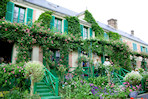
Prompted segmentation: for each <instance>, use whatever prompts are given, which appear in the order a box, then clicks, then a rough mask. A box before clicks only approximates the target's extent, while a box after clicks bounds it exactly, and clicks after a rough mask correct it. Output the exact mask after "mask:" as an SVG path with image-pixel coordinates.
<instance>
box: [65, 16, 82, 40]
mask: <svg viewBox="0 0 148 99" xmlns="http://www.w3.org/2000/svg"><path fill="white" fill-rule="evenodd" d="M66 20H67V21H68V34H69V35H71V34H72V35H74V36H75V37H76V38H80V37H81V31H80V23H79V19H78V18H77V17H73V16H69V17H68V16H67V17H66Z"/></svg>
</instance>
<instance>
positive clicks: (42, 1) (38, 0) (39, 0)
mask: <svg viewBox="0 0 148 99" xmlns="http://www.w3.org/2000/svg"><path fill="white" fill-rule="evenodd" d="M25 1H27V2H29V3H32V4H35V5H37V6H41V7H44V8H47V9H49V10H53V11H56V12H59V13H62V14H65V15H68V16H78V15H80V14H82V13H84V12H81V13H77V12H74V11H72V10H69V9H66V8H64V7H61V6H59V5H56V4H53V3H50V2H48V1H46V0H25ZM97 23H98V24H99V26H100V27H102V28H103V29H106V30H108V31H112V32H116V33H118V34H120V35H121V36H123V37H126V38H129V39H131V40H134V41H137V42H139V43H142V44H145V45H147V46H148V44H147V43H146V42H144V41H142V40H141V39H139V38H137V37H135V36H133V35H131V34H128V33H126V32H123V31H121V30H116V29H114V28H112V27H110V26H109V25H106V24H104V23H101V22H99V21H97Z"/></svg>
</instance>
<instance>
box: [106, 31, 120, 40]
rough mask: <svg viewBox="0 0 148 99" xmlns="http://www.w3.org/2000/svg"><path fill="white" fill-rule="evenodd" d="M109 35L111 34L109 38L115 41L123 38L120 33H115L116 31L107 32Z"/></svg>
mask: <svg viewBox="0 0 148 99" xmlns="http://www.w3.org/2000/svg"><path fill="white" fill-rule="evenodd" d="M107 34H108V36H109V39H110V40H113V41H116V40H120V38H121V35H119V34H118V33H115V32H111V31H109V32H107Z"/></svg>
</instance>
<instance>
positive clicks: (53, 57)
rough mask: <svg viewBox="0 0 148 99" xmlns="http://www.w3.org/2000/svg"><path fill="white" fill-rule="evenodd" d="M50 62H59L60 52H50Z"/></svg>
mask: <svg viewBox="0 0 148 99" xmlns="http://www.w3.org/2000/svg"><path fill="white" fill-rule="evenodd" d="M51 60H52V61H55V62H56V63H59V60H60V51H57V50H52V55H51Z"/></svg>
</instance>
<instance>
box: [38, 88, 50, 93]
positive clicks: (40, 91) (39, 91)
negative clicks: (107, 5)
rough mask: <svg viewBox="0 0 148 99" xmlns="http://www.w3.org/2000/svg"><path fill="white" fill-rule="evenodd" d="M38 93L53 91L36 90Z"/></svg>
mask: <svg viewBox="0 0 148 99" xmlns="http://www.w3.org/2000/svg"><path fill="white" fill-rule="evenodd" d="M36 91H37V92H38V93H43V92H50V91H51V90H50V89H36Z"/></svg>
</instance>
